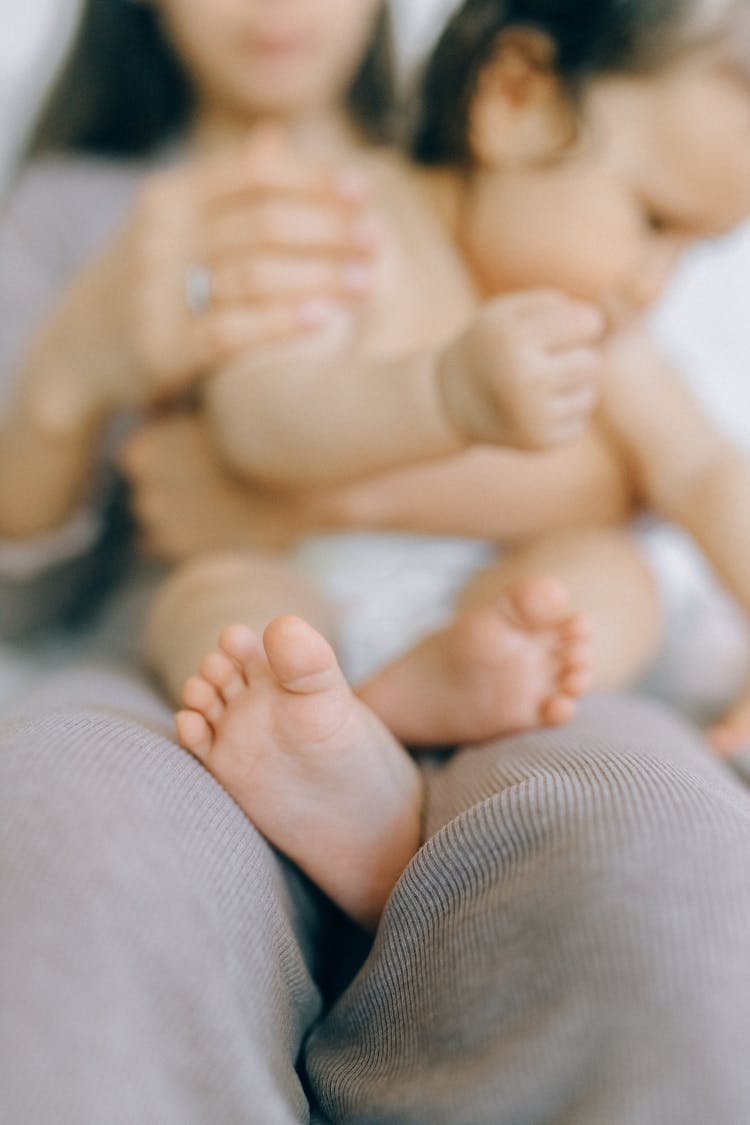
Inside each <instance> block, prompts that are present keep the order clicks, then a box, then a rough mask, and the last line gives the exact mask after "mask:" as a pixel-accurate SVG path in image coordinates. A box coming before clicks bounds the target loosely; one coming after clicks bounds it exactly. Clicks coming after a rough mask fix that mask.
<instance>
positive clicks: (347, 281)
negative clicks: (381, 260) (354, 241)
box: [341, 262, 372, 293]
mask: <svg viewBox="0 0 750 1125" xmlns="http://www.w3.org/2000/svg"><path fill="white" fill-rule="evenodd" d="M341 279H342V281H343V283H344V288H345V289H348V290H349V291H350V292H351V293H366V292H367V290H368V289H369V288H370V286H371V285H372V269H371V268H370V266H367V265H365V263H364V262H347V264H346V265H345V266H344V267H343V268H342V270H341Z"/></svg>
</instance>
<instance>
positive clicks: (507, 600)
mask: <svg viewBox="0 0 750 1125" xmlns="http://www.w3.org/2000/svg"><path fill="white" fill-rule="evenodd" d="M590 664H591V659H590V631H589V626H588V622H587V620H586V618H585V617H583V616H582V615H581V614H571V613H570V609H569V605H568V597H567V592H566V590H565V588H564V587H563V586H562V584H561V583H559V582H557V581H556V580H554V579H548V578H531V579H526V580H524V581H521V582H517V583H515V584H514V585H513V586H510V587H508V588H507V589H506V590H505V591H504V592H503V594H502V595H500V597H498V599H497V601H495V602H494V603H492V604H491V605H487V606H482V607H481V608H479V609H472V610H470V611H468V612H465V613H463V614H461V615H460V616H459V617H457V618H456V620H455V621H454V622H452V623H451V624H450V625H449V626H448V627H447V628H445V629H443V630H441V631H440V632H438V633H433V634H432V635H431V636H429V637H427V638H425V640H424V641H422V642H421V643H420V644H419V645H418V646H417V647H416V648H414V649H412V650H411V651H410V652H408V653H406V654H405V656H403V657H401V658H400V659H399V660H396V661H394V662H393V663H392V664H390V665H388V666H387V667H386V668H384V669H382V670H381V671H380V672H378V673H377V674H376V675H375V676H374V677H373V678H372V679H371V680H369V681H368V682H367V683H366V684H363V685H362V687H361V688H360V690H359V691H358V694H359V696H360V698H361V699H363V700H364V701H365V702H366V703H367V704H369V706H370V707H372V708H373V710H374V711H375V712H376V713H377V714H378V715H380V717H381V718H382V720H383V722H384V723H386V725H387V726H388V727H389V728H390V729H391V730H392V731H394V733H395V734H396V735H398V737H399V738H401V739H402V740H403V741H404V742H406V743H408V744H410V745H412V746H419V745H423V746H424V745H427V746H437V745H453V744H460V743H465V742H477V741H481V740H484V739H488V738H494V737H497V736H498V735H502V734H509V733H511V732H513V731H520V730H525V729H528V728H530V727H534V726H538V725H540V724H543V725H557V724H560V723H564V722H567V721H568V720H569V719H570V718H571V717H572V716H573V713H574V711H575V700H576V698H577V697H578V696H580V695H582V694H583V693H584V692H585V691H587V690H588V688H589V686H590Z"/></svg>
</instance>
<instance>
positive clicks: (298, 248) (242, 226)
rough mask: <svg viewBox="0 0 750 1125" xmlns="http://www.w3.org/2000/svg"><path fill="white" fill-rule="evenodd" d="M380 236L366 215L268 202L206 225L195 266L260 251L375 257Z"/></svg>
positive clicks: (199, 236)
mask: <svg viewBox="0 0 750 1125" xmlns="http://www.w3.org/2000/svg"><path fill="white" fill-rule="evenodd" d="M378 234H379V231H378V225H377V222H376V220H375V218H374V216H373V215H372V214H370V213H369V212H367V211H359V210H355V211H353V210H352V209H351V208H345V207H340V206H338V205H336V204H327V203H311V202H309V201H306V200H301V199H298V198H295V199H290V198H287V199H280V198H276V199H270V198H267V197H264V198H262V199H260V200H257V201H256V202H255V203H253V204H248V205H247V206H245V207H232V208H231V209H225V210H224V211H222V212H221V213H220V214H217V215H215V216H213V217H212V218H211V220H210V221H209V220H207V221H206V223H205V225H204V227H203V229H202V230H200V231H198V232H197V234H196V237H195V240H194V246H193V250H194V253H195V257H196V260H197V261H201V262H205V264H206V265H208V266H212V267H215V266H217V265H219V264H220V263H221V262H222V261H223V260H224V259H225V258H226V256H227V255H232V256H235V255H236V254H237V253H238V252H243V251H245V252H248V253H250V252H256V251H257V250H259V249H266V250H284V251H287V252H289V253H317V254H329V255H331V256H338V257H354V256H357V255H359V256H361V255H363V254H370V253H372V251H373V249H374V248H375V247H376V245H377V242H378Z"/></svg>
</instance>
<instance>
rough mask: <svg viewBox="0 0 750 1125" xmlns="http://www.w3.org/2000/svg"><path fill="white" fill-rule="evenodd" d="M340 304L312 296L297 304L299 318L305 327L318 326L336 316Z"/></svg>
mask: <svg viewBox="0 0 750 1125" xmlns="http://www.w3.org/2000/svg"><path fill="white" fill-rule="evenodd" d="M337 311H338V306H337V305H336V304H335V303H334V302H333V301H325V300H322V299H321V298H317V297H316V298H312V299H311V300H309V301H302V303H301V304H300V305H298V306H297V320H298V321H299V323H300V324H301V325H302V326H303V327H304V328H318V327H319V326H320V325H322V324H328V323H329V322H330V321H331V320H333V318H334V317H335V315H336V313H337Z"/></svg>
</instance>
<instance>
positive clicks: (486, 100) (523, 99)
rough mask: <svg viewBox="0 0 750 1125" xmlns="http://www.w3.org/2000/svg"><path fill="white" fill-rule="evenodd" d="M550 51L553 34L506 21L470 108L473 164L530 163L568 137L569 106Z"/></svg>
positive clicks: (553, 150)
mask: <svg viewBox="0 0 750 1125" xmlns="http://www.w3.org/2000/svg"><path fill="white" fill-rule="evenodd" d="M555 56H556V49H555V45H554V43H553V42H552V40H551V39H550V38H549V37H548V36H547V35H544V34H543V33H542V32H540V31H536V30H534V29H533V28H526V27H511V28H508V29H507V30H506V31H503V32H502V33H501V34H500V35H499V36H498V39H497V43H496V45H495V50H494V51H493V54H492V58H491V59H490V61H489V62H488V63H487V64H486V65H485V67H484V69H483V71H482V73H481V75H480V77H479V81H478V83H477V87H476V90H475V92H474V96H473V99H472V103H471V107H470V110H469V145H470V148H471V153H472V156H473V157H474V159H475V161H476V162H477V163H478V164H481V165H483V166H485V167H489V168H493V167H503V166H504V167H512V166H514V165H515V166H518V165H523V164H533V163H537V162H539V161H543V160H546V159H549V158H550V157H552V156H553V155H555V154H557V153H559V152H560V150H561V149H562V148H564V146H565V145H566V144H568V143H569V142H570V140H571V138H572V136H573V134H574V131H575V126H574V114H573V108H572V106H571V104H570V101H569V99H568V97H567V95H566V92H565V90H564V88H563V86H562V83H561V82H560V79H559V78H558V76H557V73H556V70H555Z"/></svg>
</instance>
